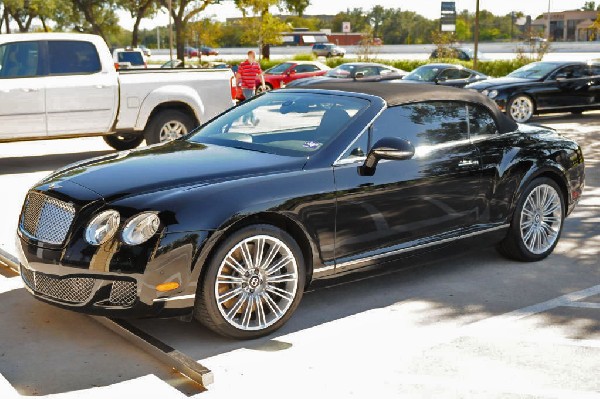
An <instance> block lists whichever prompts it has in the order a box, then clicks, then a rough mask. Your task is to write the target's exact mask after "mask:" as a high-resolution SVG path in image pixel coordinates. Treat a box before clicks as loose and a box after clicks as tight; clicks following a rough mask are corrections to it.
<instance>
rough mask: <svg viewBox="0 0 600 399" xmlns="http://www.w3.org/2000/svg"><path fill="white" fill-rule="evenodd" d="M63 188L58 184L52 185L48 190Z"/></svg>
mask: <svg viewBox="0 0 600 399" xmlns="http://www.w3.org/2000/svg"><path fill="white" fill-rule="evenodd" d="M61 187H62V186H61V185H60V184H58V183H52V184H50V185H49V186H48V190H54V189H56V188H61Z"/></svg>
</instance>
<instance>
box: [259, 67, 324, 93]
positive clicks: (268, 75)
mask: <svg viewBox="0 0 600 399" xmlns="http://www.w3.org/2000/svg"><path fill="white" fill-rule="evenodd" d="M329 69H330V68H329V67H328V66H327V65H325V64H323V63H321V62H318V61H290V62H284V63H282V64H279V65H275V66H274V67H273V68H270V69H267V70H266V71H265V73H264V75H265V90H266V91H269V90H273V89H279V88H281V87H285V86H286V85H288V84H289V83H290V82H292V81H294V80H297V79H304V78H311V77H314V76H323V75H324V74H325V73H326V72H327V71H328V70H329ZM256 87H257V88H258V91H259V92H260V91H262V82H261V81H260V79H256Z"/></svg>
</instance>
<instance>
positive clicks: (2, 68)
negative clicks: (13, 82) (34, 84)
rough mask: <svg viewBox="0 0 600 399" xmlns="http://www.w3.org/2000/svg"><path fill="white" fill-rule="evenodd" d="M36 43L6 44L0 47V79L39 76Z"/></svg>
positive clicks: (38, 58)
mask: <svg viewBox="0 0 600 399" xmlns="http://www.w3.org/2000/svg"><path fill="white" fill-rule="evenodd" d="M39 64H40V57H39V44H38V42H16V43H6V44H3V45H1V46H0V78H2V79H10V78H27V77H33V76H38V75H40V65H39Z"/></svg>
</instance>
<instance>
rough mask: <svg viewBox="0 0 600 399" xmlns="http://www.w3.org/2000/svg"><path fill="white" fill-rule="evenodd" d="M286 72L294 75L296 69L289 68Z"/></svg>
mask: <svg viewBox="0 0 600 399" xmlns="http://www.w3.org/2000/svg"><path fill="white" fill-rule="evenodd" d="M288 73H289V74H290V75H294V74H295V73H296V70H295V69H290V70H289V71H288Z"/></svg>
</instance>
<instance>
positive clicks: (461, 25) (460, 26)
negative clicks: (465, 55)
mask: <svg viewBox="0 0 600 399" xmlns="http://www.w3.org/2000/svg"><path fill="white" fill-rule="evenodd" d="M472 37H473V32H471V26H470V25H469V22H468V21H466V20H465V19H463V18H461V17H458V18H456V40H459V41H463V42H464V41H468V40H471V38H472Z"/></svg>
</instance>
